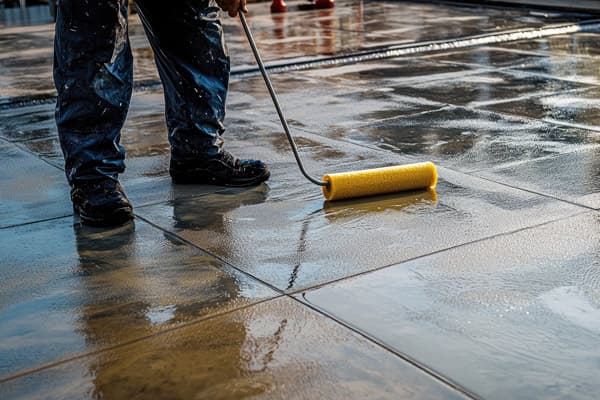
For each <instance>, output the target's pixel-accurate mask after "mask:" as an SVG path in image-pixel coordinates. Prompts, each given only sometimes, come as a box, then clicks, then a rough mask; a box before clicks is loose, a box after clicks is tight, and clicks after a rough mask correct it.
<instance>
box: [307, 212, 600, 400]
mask: <svg viewBox="0 0 600 400" xmlns="http://www.w3.org/2000/svg"><path fill="white" fill-rule="evenodd" d="M598 222H599V217H598V214H596V213H585V214H583V215H580V216H578V217H573V218H569V219H566V220H562V221H558V222H554V223H551V224H548V225H544V226H541V227H538V228H535V229H530V230H525V231H521V232H518V233H515V234H512V235H508V236H501V237H496V238H494V239H492V240H486V241H483V242H479V243H475V244H470V245H468V246H464V247H460V248H456V249H452V250H449V251H445V252H443V253H440V254H435V255H431V256H428V257H424V258H420V259H418V260H413V261H410V262H407V263H403V264H400V265H397V266H394V267H391V268H387V269H384V270H381V271H377V272H374V273H370V274H366V275H364V276H361V277H358V278H355V279H351V280H347V281H343V282H338V283H336V284H333V285H328V286H325V287H322V288H320V289H318V290H315V291H310V292H306V293H304V294H303V299H304V301H307V302H308V303H310V304H312V305H313V306H317V307H318V308H320V309H322V310H324V311H325V312H327V313H328V314H330V315H333V316H334V317H336V318H339V319H341V320H343V321H345V322H346V323H348V324H350V325H352V326H354V327H357V328H358V329H360V330H361V331H363V332H366V333H367V334H368V335H370V336H371V337H374V338H376V339H378V340H380V341H382V342H383V343H385V344H386V345H388V346H391V347H392V348H394V349H396V350H397V351H400V352H402V353H404V354H407V355H408V356H410V357H412V358H413V359H415V360H417V361H418V362H420V363H423V364H425V365H426V366H428V367H430V368H432V369H433V370H435V371H437V372H439V373H441V374H443V375H445V376H446V377H448V378H450V379H452V380H454V381H455V382H458V383H459V384H461V385H463V386H464V387H466V388H468V389H470V390H471V391H473V392H475V393H476V394H478V395H480V396H481V397H482V398H486V399H506V398H511V399H530V398H549V399H558V398H561V399H589V398H593V397H594V396H595V395H596V393H598V390H599V389H600V386H599V383H598V380H597V379H596V377H597V376H598V374H599V373H600V370H599V368H600V364H599V363H598V360H600V349H599V348H598V346H597V345H596V344H597V341H598V334H599V333H600V325H599V324H598V321H599V316H600V297H598V293H600V279H599V277H600V269H599V267H598V266H599V265H600V260H599V259H598V254H599V252H598V250H599V249H598V242H599V241H598V239H599V236H598V229H597V227H598ZM507 249H510V251H507Z"/></svg>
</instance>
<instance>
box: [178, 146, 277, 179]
mask: <svg viewBox="0 0 600 400" xmlns="http://www.w3.org/2000/svg"><path fill="white" fill-rule="evenodd" d="M169 172H170V173H171V178H172V179H173V182H175V183H182V184H189V183H195V184H206V185H218V186H236V187H241V186H252V185H258V184H259V183H261V182H264V181H266V180H267V179H269V176H270V175H271V174H270V173H269V168H267V166H266V165H265V164H264V163H263V162H262V161H258V160H238V159H237V158H235V157H234V156H232V155H231V154H229V153H228V152H226V151H223V152H221V153H219V155H217V156H216V157H212V158H207V159H201V160H194V161H183V162H182V161H176V160H171V167H170V168H169Z"/></svg>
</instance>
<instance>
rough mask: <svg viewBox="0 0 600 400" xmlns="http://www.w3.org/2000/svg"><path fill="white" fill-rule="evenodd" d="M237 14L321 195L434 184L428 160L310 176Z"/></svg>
mask: <svg viewBox="0 0 600 400" xmlns="http://www.w3.org/2000/svg"><path fill="white" fill-rule="evenodd" d="M239 15H240V21H241V22H242V27H243V28H244V32H245V33H246V37H247V38H248V42H249V43H250V47H251V48H252V52H253V53H254V57H255V58H256V63H257V64H258V68H259V69H260V72H261V74H262V76H263V78H264V80H265V84H266V86H267V89H268V90H269V94H270V95H271V99H272V100H273V105H274V106H275V109H276V110H277V114H278V115H279V119H280V120H281V125H282V126H283V130H284V131H285V134H286V136H287V138H288V141H289V142H290V146H291V148H292V152H293V153H294V157H295V158H296V162H297V163H298V167H299V168H300V172H302V175H304V176H305V177H306V179H308V180H309V181H310V182H312V183H314V184H315V185H319V186H321V187H322V189H323V195H324V196H325V198H326V199H327V200H329V201H332V200H342V199H351V198H356V197H365V196H373V195H380V194H387V193H394V192H402V191H408V190H418V189H429V188H431V189H433V188H435V186H436V184H437V170H436V168H435V165H434V164H433V163H431V162H423V163H416V164H407V165H395V166H391V167H383V168H374V169H366V170H362V171H352V172H341V173H336V174H327V175H325V176H323V179H322V180H319V179H315V178H313V177H312V176H310V175H309V174H308V173H307V172H306V170H305V169H304V165H303V164H302V160H301V159H300V155H299V154H298V149H297V147H296V143H295V142H294V138H293V137H292V134H291V133H290V128H289V127H288V124H287V121H286V119H285V117H284V116H283V112H282V111H281V107H280V106H279V100H278V99H277V94H276V93H275V90H274V89H273V85H272V84H271V80H270V79H269V75H268V74H267V71H266V69H265V66H264V64H263V61H262V59H261V57H260V54H259V53H258V49H257V47H256V43H255V41H254V37H253V36H252V33H251V32H250V28H249V27H248V23H247V22H246V17H245V16H244V13H243V11H241V10H240V12H239Z"/></svg>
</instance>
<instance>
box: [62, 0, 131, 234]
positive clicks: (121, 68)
mask: <svg viewBox="0 0 600 400" xmlns="http://www.w3.org/2000/svg"><path fill="white" fill-rule="evenodd" d="M132 70H133V67H132V57H131V50H130V48H129V40H128V37H127V0H113V1H98V2H95V1H82V0H61V1H60V2H59V3H58V13H57V22H56V36H55V48H54V82H55V84H56V89H57V91H58V100H57V104H56V125H57V127H58V134H59V137H60V144H61V147H62V150H63V154H64V156H65V170H66V174H67V179H68V180H69V183H70V184H71V199H72V201H73V207H74V209H75V211H76V212H77V213H78V214H79V215H80V216H81V219H82V221H83V222H84V223H88V224H95V225H118V224H121V223H123V222H125V221H128V220H129V219H131V218H132V217H133V214H132V208H131V204H130V203H129V201H128V200H127V197H126V196H125V194H124V193H123V190H122V188H121V186H120V185H119V183H118V181H117V177H118V174H119V173H120V172H123V170H124V168H125V165H124V163H123V159H124V157H125V151H124V149H123V148H122V147H121V146H120V145H119V139H120V130H121V127H122V126H123V123H124V121H125V116H126V115H127V109H128V106H129V100H130V98H131V85H132V80H133V76H132V75H133V71H132Z"/></svg>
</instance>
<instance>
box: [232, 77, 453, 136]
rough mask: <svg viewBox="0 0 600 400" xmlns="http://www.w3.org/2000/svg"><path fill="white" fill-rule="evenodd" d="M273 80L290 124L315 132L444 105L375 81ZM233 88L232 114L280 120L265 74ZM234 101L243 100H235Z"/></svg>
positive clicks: (324, 131)
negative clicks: (392, 90) (397, 92)
mask: <svg viewBox="0 0 600 400" xmlns="http://www.w3.org/2000/svg"><path fill="white" fill-rule="evenodd" d="M274 78H275V79H274V80H273V81H274V82H273V86H274V87H275V90H276V91H277V94H278V97H279V102H280V103H281V107H282V110H283V112H284V114H285V116H286V118H287V120H288V123H290V124H292V125H295V126H297V127H301V128H305V129H308V130H310V131H312V132H314V133H317V134H327V132H328V131H334V130H343V129H345V128H348V127H353V126H357V125H362V124H365V123H369V122H374V121H378V120H382V119H387V118H394V117H397V116H401V115H408V114H414V113H418V112H423V111H430V110H435V109H439V108H441V107H443V104H440V103H436V102H433V101H427V100H423V99H416V98H411V97H408V96H397V95H395V94H393V93H390V92H389V91H388V90H387V89H386V88H384V87H382V86H379V85H378V84H376V83H375V84H374V82H371V87H370V88H356V87H352V86H351V85H340V84H338V83H333V82H328V81H324V80H322V79H316V78H312V77H306V76H303V75H299V76H297V77H292V79H291V81H290V79H289V76H288V75H287V74H286V75H279V76H276V77H274ZM280 87H281V89H280ZM232 91H233V92H232V100H233V101H232V104H231V112H230V114H235V113H236V112H237V111H236V110H244V111H245V113H246V115H248V116H250V117H252V118H253V119H255V120H257V121H264V120H267V121H271V122H274V123H277V124H279V118H278V116H277V114H276V113H275V108H274V107H273V103H272V101H271V98H270V97H269V96H268V92H267V89H266V87H265V85H264V82H263V81H262V78H261V77H253V78H250V79H247V80H242V81H239V82H237V83H236V84H234V85H232ZM238 93H243V95H241V96H238V95H237V94H238ZM235 99H243V100H242V102H237V103H236V100H235Z"/></svg>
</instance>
